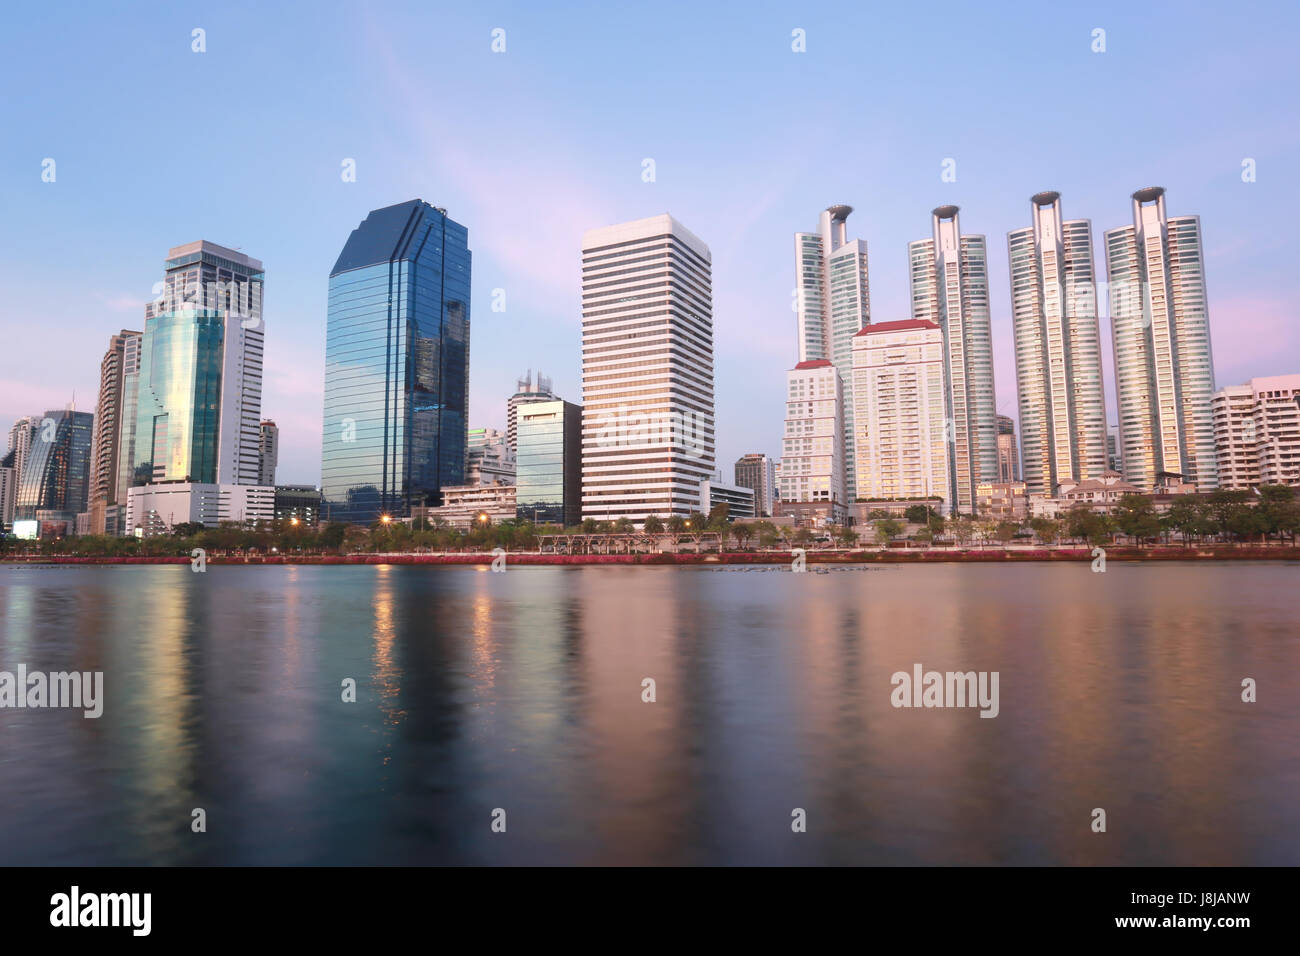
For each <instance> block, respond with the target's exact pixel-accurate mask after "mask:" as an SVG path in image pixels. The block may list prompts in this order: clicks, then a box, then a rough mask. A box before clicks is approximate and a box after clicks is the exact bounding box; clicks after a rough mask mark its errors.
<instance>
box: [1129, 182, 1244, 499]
mask: <svg viewBox="0 0 1300 956" xmlns="http://www.w3.org/2000/svg"><path fill="white" fill-rule="evenodd" d="M1106 268H1107V273H1108V278H1109V281H1110V315H1111V332H1112V336H1113V341H1114V348H1115V393H1116V400H1117V402H1118V404H1119V433H1120V445H1121V448H1120V457H1121V458H1122V460H1123V464H1124V477H1125V478H1126V479H1127V480H1128V481H1130V482H1131V483H1133V484H1135V485H1137V486H1138V487H1140V488H1144V489H1150V488H1153V487H1154V486H1155V483H1156V478H1157V476H1158V475H1159V474H1160V473H1162V472H1164V473H1172V474H1178V475H1181V476H1182V478H1183V481H1184V482H1187V483H1189V484H1193V485H1196V487H1197V488H1198V489H1199V490H1201V491H1209V490H1211V489H1213V488H1215V487H1217V486H1218V477H1217V471H1218V469H1217V464H1216V456H1215V448H1214V419H1213V412H1212V410H1211V407H1210V404H1211V400H1212V398H1213V396H1214V359H1213V355H1212V354H1211V350H1210V314H1209V308H1208V306H1207V303H1206V297H1205V256H1204V249H1203V244H1202V240H1201V220H1200V217H1199V216H1175V217H1173V218H1169V217H1168V216H1167V215H1166V214H1165V191H1164V189H1162V188H1161V187H1159V186H1151V187H1148V188H1146V189H1139V190H1138V191H1137V192H1135V193H1134V194H1133V225H1131V226H1122V227H1120V228H1119V229H1110V230H1108V231H1107V232H1106Z"/></svg>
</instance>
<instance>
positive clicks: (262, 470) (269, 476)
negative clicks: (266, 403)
mask: <svg viewBox="0 0 1300 956" xmlns="http://www.w3.org/2000/svg"><path fill="white" fill-rule="evenodd" d="M257 432H258V437H257V483H258V484H259V485H263V486H266V485H271V486H274V485H275V469H276V466H277V465H279V463H280V428H279V426H278V425H276V424H275V422H273V421H264V422H262V423H261V425H259V426H258V429H257Z"/></svg>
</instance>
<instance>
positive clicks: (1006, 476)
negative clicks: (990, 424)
mask: <svg viewBox="0 0 1300 956" xmlns="http://www.w3.org/2000/svg"><path fill="white" fill-rule="evenodd" d="M1021 480H1023V479H1022V478H1021V477H1020V452H1019V450H1018V449H1017V447H1016V423H1015V422H1014V421H1012V420H1011V419H1010V418H1009V417H1008V416H1006V415H999V416H998V482H1000V483H1002V484H1005V483H1006V482H1008V481H1021Z"/></svg>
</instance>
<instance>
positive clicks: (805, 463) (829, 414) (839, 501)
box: [778, 359, 848, 523]
mask: <svg viewBox="0 0 1300 956" xmlns="http://www.w3.org/2000/svg"><path fill="white" fill-rule="evenodd" d="M843 401H844V393H843V389H842V387H841V384H840V376H839V372H838V371H837V370H836V368H835V366H834V365H832V364H831V362H830V360H829V359H816V360H813V361H808V362H800V363H799V364H798V365H796V366H795V367H794V368H793V369H791V370H790V371H789V373H787V375H786V396H785V434H784V436H783V437H782V439H781V473H780V489H781V492H780V493H781V507H780V508H779V509H778V510H779V511H781V513H782V514H790V513H793V512H791V511H789V510H788V509H787V508H786V507H785V506H787V505H794V504H798V503H818V504H824V505H825V506H826V508H825V509H824V510H826V513H827V515H828V517H829V520H831V521H833V522H837V523H838V522H839V521H841V520H843V516H844V515H845V514H846V513H847V512H846V511H845V506H846V505H847V504H848V502H847V501H846V500H845V488H844V435H843V433H842V432H841V431H840V427H841V426H842V424H843V422H844V416H843V413H842V410H841V406H842V405H843Z"/></svg>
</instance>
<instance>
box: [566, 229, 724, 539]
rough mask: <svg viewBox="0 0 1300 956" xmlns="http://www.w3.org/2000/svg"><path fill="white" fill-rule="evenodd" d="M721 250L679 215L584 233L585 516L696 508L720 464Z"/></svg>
mask: <svg viewBox="0 0 1300 956" xmlns="http://www.w3.org/2000/svg"><path fill="white" fill-rule="evenodd" d="M712 282H713V280H712V255H711V254H710V252H709V247H708V246H706V245H705V244H704V242H703V241H701V240H700V239H699V237H697V236H696V235H695V234H694V233H692V232H691V231H690V230H689V229H687V228H686V227H685V226H683V225H682V224H681V223H679V222H678V221H677V220H675V219H673V218H672V217H671V216H669V215H666V214H665V215H661V216H653V217H651V218H648V219H638V220H636V221H634V222H625V223H621V224H619V225H615V226H606V227H604V228H601V229H593V230H591V231H589V232H587V233H586V234H585V235H584V236H583V240H582V395H583V426H582V515H583V517H584V518H595V519H598V520H602V521H605V520H617V519H619V518H623V517H626V518H629V519H631V520H632V521H634V522H636V523H637V524H641V523H642V522H643V521H644V520H645V519H646V518H647V517H648V516H650V515H656V516H658V517H660V518H664V517H668V516H670V515H674V514H680V515H687V514H690V513H691V512H692V511H694V510H695V509H696V508H698V507H699V501H700V482H701V481H703V480H705V479H707V478H708V477H709V476H711V475H712V474H713V470H714V435H713V414H714V412H713V284H712Z"/></svg>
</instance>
